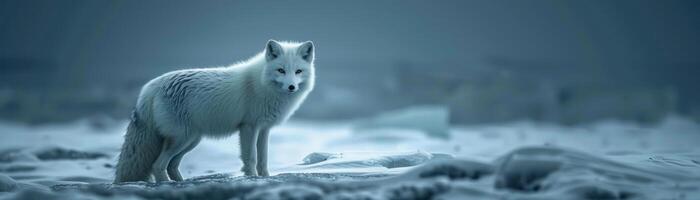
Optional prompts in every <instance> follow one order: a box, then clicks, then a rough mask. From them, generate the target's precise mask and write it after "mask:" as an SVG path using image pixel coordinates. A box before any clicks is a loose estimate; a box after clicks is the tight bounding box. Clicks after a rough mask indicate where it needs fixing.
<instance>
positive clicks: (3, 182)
mask: <svg viewBox="0 0 700 200" xmlns="http://www.w3.org/2000/svg"><path fill="white" fill-rule="evenodd" d="M16 188H17V182H15V180H14V179H12V178H10V177H8V176H5V175H2V174H0V192H9V191H13V190H15V189H16Z"/></svg>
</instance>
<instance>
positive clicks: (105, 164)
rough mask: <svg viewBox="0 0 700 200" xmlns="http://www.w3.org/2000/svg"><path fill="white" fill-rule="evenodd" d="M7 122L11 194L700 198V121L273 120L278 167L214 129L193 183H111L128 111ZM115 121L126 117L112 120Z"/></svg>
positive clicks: (6, 188) (4, 146) (187, 166)
mask: <svg viewBox="0 0 700 200" xmlns="http://www.w3.org/2000/svg"><path fill="white" fill-rule="evenodd" d="M105 123H107V124H104V126H99V127H95V126H94V125H91V124H90V123H87V122H84V121H78V122H74V123H66V124H54V125H42V126H26V125H21V124H12V123H3V122H0V132H2V134H0V199H318V198H321V199H425V198H434V199H700V178H699V177H700V164H698V161H700V147H699V146H698V145H697V141H700V134H699V133H700V132H699V131H698V130H700V125H698V124H697V123H695V122H692V121H689V120H685V119H682V118H669V119H667V120H665V121H664V122H662V123H660V124H657V125H651V126H650V125H647V126H640V125H636V124H630V123H625V122H619V121H603V122H599V123H594V124H589V125H586V126H582V127H568V126H559V125H555V124H542V123H535V122H528V121H520V122H512V123H501V124H494V125H477V126H453V127H450V128H449V129H448V131H447V133H448V134H449V137H448V139H446V138H438V137H433V136H428V135H425V134H424V131H423V130H419V129H420V127H413V128H371V129H357V128H355V126H356V124H355V123H354V122H315V121H291V122H289V123H287V124H285V125H283V126H280V127H276V128H274V129H272V130H271V134H272V135H271V138H270V143H271V144H270V153H269V156H270V160H269V166H270V167H271V168H270V171H271V174H273V176H270V177H245V176H242V175H241V173H240V172H239V171H238V169H240V167H241V163H240V161H238V156H239V155H238V150H237V143H238V141H237V139H236V138H237V137H232V138H229V139H224V140H203V141H202V142H201V144H200V146H198V147H197V148H195V149H194V150H193V151H192V152H191V153H190V154H188V155H187V156H186V157H185V158H184V160H183V163H182V165H181V171H182V173H183V175H184V176H185V178H187V179H186V180H185V181H183V182H164V183H147V182H137V183H123V184H111V182H112V178H113V177H112V176H113V173H114V164H115V162H116V160H115V158H116V156H117V154H118V151H119V146H120V144H121V141H122V135H123V132H124V130H125V129H124V127H125V126H126V122H123V121H117V122H105ZM109 123H115V124H109Z"/></svg>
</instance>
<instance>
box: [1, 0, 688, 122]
mask: <svg viewBox="0 0 700 200" xmlns="http://www.w3.org/2000/svg"><path fill="white" fill-rule="evenodd" d="M699 35H700V1H655V0H629V1H628V0H622V1H606V0H596V1H562V0H551V1H550V0H548V1H544V0H530V1H491V0H484V1H413V0H410V1H407V0H402V1H324V0H318V1H250V2H241V1H196V2H195V1H188V2H185V1H49V0H46V1H36V0H28V1H15V0H9V1H0V118H1V119H3V120H16V121H22V122H28V123H45V122H57V121H67V120H74V119H78V118H83V117H90V116H110V117H114V118H117V119H120V118H126V117H127V116H128V113H129V112H130V109H131V107H132V105H133V104H134V103H135V99H136V95H137V94H138V90H139V87H140V86H141V85H142V84H144V83H145V82H146V81H148V80H149V79H150V78H153V77H155V76H157V75H159V74H162V73H164V72H167V71H171V70H175V69H182V68H188V67H205V66H221V65H228V64H231V63H234V62H236V61H240V60H242V59H246V58H248V57H250V56H252V55H254V54H256V53H257V52H259V51H261V50H262V48H263V46H264V43H265V42H266V41H267V40H268V39H271V38H273V39H278V40H297V41H305V40H313V41H314V42H315V44H316V46H317V63H316V65H317V68H318V69H317V70H318V87H317V88H316V90H315V91H314V92H313V93H312V94H311V95H310V97H309V99H308V101H307V102H306V103H305V104H304V105H303V106H302V108H301V109H300V110H299V111H298V112H297V115H296V116H295V118H304V119H350V118H355V117H362V116H368V115H372V114H375V113H377V112H381V111H385V110H392V109H397V108H402V107H407V106H411V105H422V104H441V105H447V106H449V107H450V111H451V121H452V122H454V123H462V124H473V123H492V122H503V121H512V120H521V119H531V120H538V121H551V122H558V123H565V124H576V123H582V122H584V123H585V122H590V121H595V120H600V119H610V118H614V119H623V120H631V121H637V122H643V123H646V122H655V121H658V120H659V119H662V118H663V117H664V116H667V115H669V114H677V115H682V116H687V117H691V118H695V119H696V120H698V119H700V94H698V91H699V87H700V86H699V85H700V84H699V83H700V81H698V80H697V76H698V75H700V68H699V67H700V56H698V50H700V49H699V48H700V40H699V39H698V36H699Z"/></svg>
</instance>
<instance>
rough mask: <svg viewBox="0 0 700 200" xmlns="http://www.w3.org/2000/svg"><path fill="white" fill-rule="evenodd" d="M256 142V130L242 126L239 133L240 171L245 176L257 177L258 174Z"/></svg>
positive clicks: (248, 126)
mask: <svg viewBox="0 0 700 200" xmlns="http://www.w3.org/2000/svg"><path fill="white" fill-rule="evenodd" d="M257 140H258V130H257V128H255V127H253V126H250V125H244V126H242V127H241V133H240V141H239V142H240V144H241V161H243V167H242V168H241V171H243V174H245V175H246V176H257V175H258V172H257V170H256V168H257V163H258V159H257V156H258V153H257V147H256V146H257V145H256V143H257Z"/></svg>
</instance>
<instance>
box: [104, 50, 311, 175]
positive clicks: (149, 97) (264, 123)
mask: <svg viewBox="0 0 700 200" xmlns="http://www.w3.org/2000/svg"><path fill="white" fill-rule="evenodd" d="M313 59H314V48H313V43H311V42H304V43H292V42H277V41H274V40H270V41H268V44H267V45H266V47H265V50H264V51H263V52H262V53H260V54H258V55H256V56H255V57H253V58H251V59H249V60H247V61H245V62H241V63H238V64H235V65H233V66H229V67H220V68H203V69H188V70H180V71H173V72H169V73H166V74H163V75H161V76H159V77H157V78H155V79H153V80H151V81H150V82H148V83H147V84H146V85H145V86H143V88H142V90H141V94H140V95H139V98H138V101H137V104H136V108H135V110H134V115H133V116H132V122H131V123H130V124H129V128H128V130H127V134H126V136H125V142H124V145H123V147H122V153H121V154H120V158H119V162H118V163H117V171H116V178H115V182H125V181H143V180H147V179H148V176H149V174H152V175H153V176H154V177H155V179H156V181H167V180H182V176H181V175H180V173H179V171H178V165H179V163H180V160H181V159H182V156H183V155H184V154H185V153H187V152H188V151H190V150H191V149H192V148H194V147H195V146H196V145H197V144H198V143H199V141H200V140H201V138H202V137H213V138H222V137H228V136H230V135H232V134H234V133H235V132H236V131H239V132H240V134H239V135H240V147H241V160H242V161H243V168H242V171H243V172H244V174H245V175H252V176H255V175H260V176H268V175H269V173H268V171H267V138H268V135H269V130H270V128H271V127H272V126H274V125H277V124H280V123H282V122H284V121H285V120H287V119H288V118H289V117H290V116H291V115H292V114H293V113H294V111H295V110H296V109H297V108H298V107H299V105H300V104H301V103H302V102H303V101H304V99H305V98H306V96H307V95H308V93H309V92H310V91H311V90H312V89H313V87H314V64H313ZM279 69H283V70H284V71H285V73H284V74H283V73H280V72H279V71H278V70H279ZM297 70H301V73H299V74H296V73H295V72H296V71H297ZM290 86H294V90H290Z"/></svg>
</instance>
